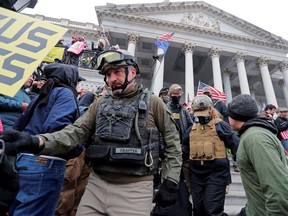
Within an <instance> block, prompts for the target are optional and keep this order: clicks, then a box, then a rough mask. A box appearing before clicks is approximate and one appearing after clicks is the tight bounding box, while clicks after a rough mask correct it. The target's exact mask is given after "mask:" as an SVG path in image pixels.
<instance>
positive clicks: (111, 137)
mask: <svg viewBox="0 0 288 216" xmlns="http://www.w3.org/2000/svg"><path fill="white" fill-rule="evenodd" d="M97 70H98V71H99V73H100V74H102V75H104V81H105V83H106V85H107V93H105V94H104V95H103V96H101V97H100V98H98V99H95V100H94V102H93V103H92V105H91V106H90V108H89V110H87V111H86V113H85V114H84V115H83V116H82V117H80V118H79V119H78V120H77V121H76V122H75V123H74V124H72V125H69V126H67V127H66V128H64V129H62V130H61V131H58V132H55V133H51V134H41V135H38V136H36V137H31V136H30V135H29V136H28V135H26V134H22V133H17V134H15V133H14V134H13V138H12V136H11V134H9V132H3V134H2V135H3V139H4V140H5V141H6V146H9V145H11V148H12V147H14V149H17V150H18V149H22V150H23V149H26V150H27V148H29V145H30V146H32V148H33V149H34V150H35V147H36V148H38V147H39V146H40V149H39V151H40V154H49V153H51V152H53V153H54V154H55V152H56V153H58V154H61V153H66V152H67V151H69V150H71V149H73V148H74V147H75V146H76V145H78V144H81V143H86V142H87V141H88V140H90V141H89V144H90V145H89V147H88V148H87V150H86V158H87V159H88V160H89V162H90V164H91V166H92V169H93V172H92V173H91V174H90V176H89V180H88V184H87V186H86V190H85V193H84V195H83V197H82V200H81V202H80V205H79V208H78V211H77V215H84V216H86V215H99V216H100V215H101V216H103V215H106V216H135V215H138V216H147V215H150V211H151V208H152V198H153V175H154V174H155V172H156V171H157V166H158V165H157V164H158V158H159V144H160V139H159V138H160V134H161V135H162V136H163V139H164V140H165V152H164V159H163V161H162V163H163V166H162V167H163V169H162V170H163V171H162V177H163V179H164V180H163V183H162V185H161V187H160V189H159V191H158V192H157V194H156V196H155V201H156V202H157V203H158V204H159V205H162V206H164V207H165V206H169V205H172V204H174V203H176V201H177V189H178V181H179V175H180V170H181V164H182V153H181V147H180V141H179V133H178V131H177V128H176V123H175V121H174V120H173V119H172V118H171V114H170V112H169V111H168V110H167V107H166V105H165V104H164V103H163V102H162V100H161V99H160V98H159V97H157V96H156V95H154V94H151V92H149V91H148V90H145V89H143V87H142V85H141V84H138V83H137V82H136V80H135V79H136V76H137V75H138V74H139V73H140V71H139V68H138V65H137V63H136V61H135V58H134V57H133V56H132V55H131V54H130V53H128V52H127V51H125V50H117V51H116V50H108V51H104V52H102V53H100V54H99V56H98V59H97ZM32 138H33V139H32ZM35 138H38V139H35ZM27 146H28V147H27ZM6 149H7V147H6ZM8 150H9V148H8Z"/></svg>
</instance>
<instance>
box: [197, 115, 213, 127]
mask: <svg viewBox="0 0 288 216" xmlns="http://www.w3.org/2000/svg"><path fill="white" fill-rule="evenodd" d="M211 118H212V117H211V116H199V117H198V121H199V123H200V124H201V125H206V124H208V123H209V122H210V121H211Z"/></svg>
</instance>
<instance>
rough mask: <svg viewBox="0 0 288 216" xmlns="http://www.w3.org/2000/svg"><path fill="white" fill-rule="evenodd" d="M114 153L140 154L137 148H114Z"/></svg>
mask: <svg viewBox="0 0 288 216" xmlns="http://www.w3.org/2000/svg"><path fill="white" fill-rule="evenodd" d="M115 153H117V154H141V149H139V148H116V149H115Z"/></svg>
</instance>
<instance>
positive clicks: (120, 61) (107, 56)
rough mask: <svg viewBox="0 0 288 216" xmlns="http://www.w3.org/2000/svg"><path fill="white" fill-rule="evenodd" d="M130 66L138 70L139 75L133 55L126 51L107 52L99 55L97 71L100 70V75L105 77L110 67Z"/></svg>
mask: <svg viewBox="0 0 288 216" xmlns="http://www.w3.org/2000/svg"><path fill="white" fill-rule="evenodd" d="M130 65H131V66H134V67H135V68H136V71H137V72H136V73H137V74H139V73H140V71H139V67H138V64H137V62H136V59H135V57H134V56H133V55H132V54H131V53H129V52H128V51H126V50H107V51H104V52H101V53H99V55H98V57H97V66H96V70H99V73H100V74H102V75H105V74H106V71H107V70H108V69H109V68H110V67H118V66H130Z"/></svg>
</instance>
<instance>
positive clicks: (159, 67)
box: [151, 48, 165, 95]
mask: <svg viewBox="0 0 288 216" xmlns="http://www.w3.org/2000/svg"><path fill="white" fill-rule="evenodd" d="M162 54H164V50H163V49H161V48H157V55H162ZM164 61H165V55H164V56H163V58H162V61H161V62H159V61H158V60H156V62H155V68H154V73H153V78H152V82H151V91H152V92H154V94H156V95H158V94H159V92H160V90H161V88H163V81H164Z"/></svg>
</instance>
